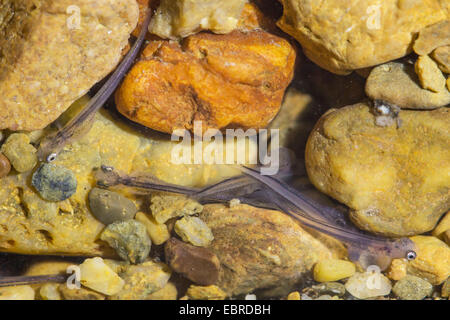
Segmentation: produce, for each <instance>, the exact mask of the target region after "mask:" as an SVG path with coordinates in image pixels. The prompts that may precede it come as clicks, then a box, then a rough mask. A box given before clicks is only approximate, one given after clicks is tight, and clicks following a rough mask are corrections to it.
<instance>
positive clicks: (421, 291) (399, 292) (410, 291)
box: [392, 276, 433, 300]
mask: <svg viewBox="0 0 450 320" xmlns="http://www.w3.org/2000/svg"><path fill="white" fill-rule="evenodd" d="M432 291H433V286H432V285H431V283H429V282H428V281H426V280H423V279H421V278H419V277H415V276H406V277H404V278H402V279H400V280H399V281H397V283H396V284H395V285H394V287H393V288H392V292H394V294H395V295H396V296H397V297H399V298H400V299H402V300H422V299H424V298H425V297H427V296H429V295H430V294H431V292H432Z"/></svg>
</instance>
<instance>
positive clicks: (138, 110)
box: [116, 30, 296, 133]
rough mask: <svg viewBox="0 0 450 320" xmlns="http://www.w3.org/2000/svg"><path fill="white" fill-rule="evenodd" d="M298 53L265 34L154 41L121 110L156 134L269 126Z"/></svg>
mask: <svg viewBox="0 0 450 320" xmlns="http://www.w3.org/2000/svg"><path fill="white" fill-rule="evenodd" d="M295 57H296V51H295V49H294V47H293V46H291V44H290V43H289V42H288V41H287V40H285V39H283V38H280V37H277V36H275V35H272V34H270V33H268V32H265V31H262V30H255V31H251V32H245V33H244V32H240V31H234V32H232V33H230V34H227V35H216V34H209V33H200V34H196V35H193V36H190V37H188V38H186V39H184V40H183V41H182V42H181V43H178V42H171V41H162V40H161V41H153V42H151V43H150V44H149V45H148V46H147V48H146V49H145V50H144V52H143V54H142V57H141V60H140V61H139V62H137V63H136V64H135V66H134V67H133V69H132V70H131V71H130V73H129V74H128V75H127V77H126V78H125V80H124V82H123V84H122V86H121V87H120V89H119V90H118V91H117V93H116V104H117V108H118V110H119V111H120V112H121V113H122V114H123V115H125V116H126V117H128V118H129V119H131V120H133V121H135V122H138V123H140V124H143V125H145V126H147V127H150V128H152V129H155V130H158V131H162V132H167V133H172V132H173V130H175V129H178V128H186V129H192V127H193V122H194V121H196V120H202V121H203V129H204V130H206V129H207V128H218V129H221V128H224V127H230V126H232V127H243V128H261V127H265V126H266V125H267V124H268V123H269V122H270V121H271V120H272V119H273V118H274V117H275V115H276V114H277V112H278V110H279V108H280V105H281V102H282V99H283V95H284V92H285V89H286V87H287V86H288V84H289V83H290V81H291V79H292V77H293V71H294V64H295Z"/></svg>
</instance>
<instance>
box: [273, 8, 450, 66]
mask: <svg viewBox="0 0 450 320" xmlns="http://www.w3.org/2000/svg"><path fill="white" fill-rule="evenodd" d="M281 2H282V3H283V6H284V14H283V17H282V18H281V20H280V21H279V22H278V25H279V27H280V28H281V29H282V30H283V31H285V32H286V33H288V34H290V35H291V36H293V37H294V38H296V39H297V40H298V41H299V42H300V44H301V45H302V48H303V52H304V53H305V54H306V56H307V57H308V58H310V59H311V60H312V61H313V62H315V63H317V64H318V65H319V66H321V67H322V68H324V69H327V70H329V71H331V72H334V73H338V74H345V73H349V72H350V71H351V70H355V69H361V68H365V67H370V66H374V65H378V64H381V63H384V62H387V61H391V60H394V59H397V58H400V57H403V56H405V55H407V54H408V53H410V52H411V50H412V44H413V41H414V40H415V35H416V34H417V32H418V31H420V30H421V29H423V28H425V27H427V26H429V25H431V24H433V23H436V22H440V21H443V20H445V19H446V18H447V12H446V11H445V10H444V8H443V7H441V4H440V1H439V0H430V1H404V0H403V1H399V0H383V1H379V0H363V1H361V0H327V1H305V0H282V1H281Z"/></svg>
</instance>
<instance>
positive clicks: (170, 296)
mask: <svg viewBox="0 0 450 320" xmlns="http://www.w3.org/2000/svg"><path fill="white" fill-rule="evenodd" d="M177 296H178V291H177V287H176V286H175V285H174V284H173V283H172V282H169V283H167V284H166V285H165V286H164V288H162V289H160V290H158V291H156V292H153V293H151V294H149V295H148V296H147V298H146V299H145V300H177Z"/></svg>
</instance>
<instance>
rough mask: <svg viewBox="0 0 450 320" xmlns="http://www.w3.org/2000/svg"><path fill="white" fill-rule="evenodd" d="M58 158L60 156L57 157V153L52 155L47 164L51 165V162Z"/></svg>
mask: <svg viewBox="0 0 450 320" xmlns="http://www.w3.org/2000/svg"><path fill="white" fill-rule="evenodd" d="M57 156H58V155H57V154H56V153H52V154H50V155H49V156H48V157H47V162H48V163H50V162H53V161H55V160H56V157H57Z"/></svg>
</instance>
